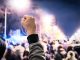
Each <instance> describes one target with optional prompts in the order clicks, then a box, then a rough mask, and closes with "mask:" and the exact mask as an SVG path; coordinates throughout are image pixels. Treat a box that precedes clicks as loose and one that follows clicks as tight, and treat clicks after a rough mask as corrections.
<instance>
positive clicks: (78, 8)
mask: <svg viewBox="0 0 80 60" xmlns="http://www.w3.org/2000/svg"><path fill="white" fill-rule="evenodd" d="M33 2H34V3H35V4H36V5H38V6H40V7H42V8H43V9H45V10H47V11H49V12H50V13H52V14H54V15H55V16H56V20H57V22H56V23H57V25H58V26H59V27H60V28H61V30H62V31H63V32H64V33H65V35H67V36H69V37H70V36H71V35H72V34H73V33H75V31H76V30H77V29H78V28H80V1H79V0H34V1H33Z"/></svg>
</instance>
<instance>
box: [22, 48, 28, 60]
mask: <svg viewBox="0 0 80 60" xmlns="http://www.w3.org/2000/svg"><path fill="white" fill-rule="evenodd" d="M28 56H29V52H28V51H26V49H25V50H24V53H23V60H29V58H28Z"/></svg>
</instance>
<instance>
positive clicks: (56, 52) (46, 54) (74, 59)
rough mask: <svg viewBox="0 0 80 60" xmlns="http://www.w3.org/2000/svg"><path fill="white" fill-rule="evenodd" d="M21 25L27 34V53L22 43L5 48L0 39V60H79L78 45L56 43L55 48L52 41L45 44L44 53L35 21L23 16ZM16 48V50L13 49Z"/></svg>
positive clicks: (79, 49) (79, 47)
mask: <svg viewBox="0 0 80 60" xmlns="http://www.w3.org/2000/svg"><path fill="white" fill-rule="evenodd" d="M21 24H22V26H23V27H24V28H25V30H26V32H27V33H28V37H27V40H28V43H29V51H28V50H26V47H25V46H24V45H25V44H24V43H23V44H21V45H20V44H17V45H15V46H13V48H6V44H5V42H4V41H3V39H2V38H0V60H80V52H79V51H80V46H79V45H76V46H72V45H71V44H68V43H67V41H64V43H61V42H60V41H57V43H58V46H57V45H56V42H55V41H54V42H49V43H47V45H46V47H47V48H46V51H44V48H43V45H41V43H40V42H39V37H38V34H37V33H36V25H35V19H34V18H33V17H29V16H24V18H22V21H21ZM43 43H45V42H43ZM16 47H17V48H18V49H15V48H16ZM55 47H56V48H55ZM20 48H21V49H20Z"/></svg>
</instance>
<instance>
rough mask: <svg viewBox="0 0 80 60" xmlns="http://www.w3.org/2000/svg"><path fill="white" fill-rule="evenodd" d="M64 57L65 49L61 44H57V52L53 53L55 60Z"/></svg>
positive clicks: (60, 59)
mask: <svg viewBox="0 0 80 60" xmlns="http://www.w3.org/2000/svg"><path fill="white" fill-rule="evenodd" d="M65 57H66V51H65V49H64V48H63V47H62V46H58V50H57V53H56V54H55V60H62V59H64V58H65Z"/></svg>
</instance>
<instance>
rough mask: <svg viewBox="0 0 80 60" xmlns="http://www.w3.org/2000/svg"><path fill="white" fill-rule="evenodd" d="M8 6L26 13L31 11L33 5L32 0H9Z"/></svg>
mask: <svg viewBox="0 0 80 60" xmlns="http://www.w3.org/2000/svg"><path fill="white" fill-rule="evenodd" d="M8 5H9V6H10V7H11V8H12V9H15V10H18V11H24V10H25V9H29V8H30V5H31V0H9V2H8Z"/></svg>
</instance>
